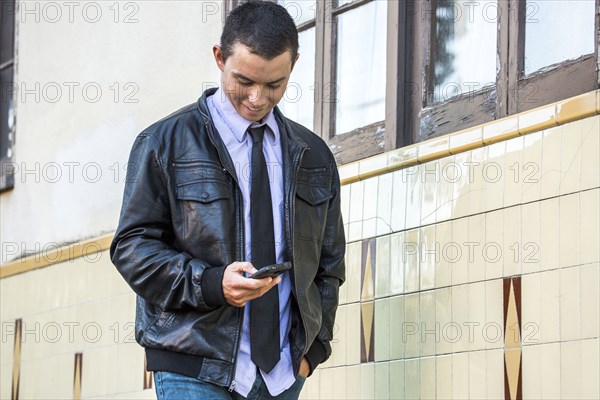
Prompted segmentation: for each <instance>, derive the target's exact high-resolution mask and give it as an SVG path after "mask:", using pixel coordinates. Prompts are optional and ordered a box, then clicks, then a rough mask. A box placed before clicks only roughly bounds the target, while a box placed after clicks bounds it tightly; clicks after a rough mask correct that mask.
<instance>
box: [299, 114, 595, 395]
mask: <svg viewBox="0 0 600 400" xmlns="http://www.w3.org/2000/svg"><path fill="white" fill-rule="evenodd" d="M599 122H600V116H594V117H591V118H586V119H582V120H579V121H575V122H571V123H568V124H565V125H561V126H556V127H553V128H550V129H547V130H543V131H539V132H535V133H531V134H527V135H524V136H517V137H515V138H512V139H509V140H505V141H499V142H496V143H493V144H490V145H489V146H485V147H479V148H475V149H473V150H470V151H466V152H462V153H458V154H455V155H452V156H448V157H445V158H441V159H436V160H433V161H429V162H426V163H423V164H417V165H414V166H411V167H408V168H404V169H400V170H397V171H395V172H390V173H386V174H382V175H378V176H375V177H371V178H368V179H365V180H361V181H358V182H354V183H351V184H349V185H346V186H344V187H343V189H342V190H343V200H342V202H343V205H344V221H345V222H346V232H347V237H348V240H349V243H348V253H347V257H346V261H347V281H346V283H345V285H344V286H343V287H342V293H341V302H342V304H341V306H340V308H339V313H338V316H337V319H336V330H335V338H334V345H333V356H332V357H331V359H330V360H329V361H328V362H327V363H326V364H325V365H323V366H322V367H321V368H320V369H319V370H318V371H317V372H316V373H315V375H314V376H313V377H311V378H310V379H309V380H308V381H307V385H306V387H305V389H304V392H303V398H306V399H312V398H322V399H331V398H340V399H342V398H357V399H365V398H376V399H387V398H392V399H402V398H407V399H408V398H412V399H418V398H420V399H435V398H437V399H446V398H455V399H467V398H471V399H483V398H494V399H498V398H500V399H501V398H530V399H539V398H548V399H556V398H573V399H583V398H586V399H598V398H600V391H599V383H598V382H599V377H600V370H599V364H600V357H599V351H600V350H599V346H600V341H599V334H600V330H599V317H598V316H599V314H600V310H599V303H600V299H599V295H598V293H599V285H600V283H599V275H598V271H599V262H600V250H599V249H600V233H599V230H600V226H599V225H600V222H599V220H600V126H599Z"/></svg>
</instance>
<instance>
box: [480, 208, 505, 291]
mask: <svg viewBox="0 0 600 400" xmlns="http://www.w3.org/2000/svg"><path fill="white" fill-rule="evenodd" d="M502 213H503V212H502V210H498V211H492V212H489V213H486V214H485V245H484V247H483V248H482V252H483V255H484V259H485V277H486V279H494V278H501V277H502V273H503V272H502V259H503V250H504V249H503V248H502V245H503V241H504V239H503V230H504V219H503V215H502Z"/></svg>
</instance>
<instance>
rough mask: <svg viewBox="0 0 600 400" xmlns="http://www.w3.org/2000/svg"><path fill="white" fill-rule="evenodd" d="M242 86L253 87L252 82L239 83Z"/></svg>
mask: <svg viewBox="0 0 600 400" xmlns="http://www.w3.org/2000/svg"><path fill="white" fill-rule="evenodd" d="M239 83H240V85H242V86H250V85H252V82H243V81H239Z"/></svg>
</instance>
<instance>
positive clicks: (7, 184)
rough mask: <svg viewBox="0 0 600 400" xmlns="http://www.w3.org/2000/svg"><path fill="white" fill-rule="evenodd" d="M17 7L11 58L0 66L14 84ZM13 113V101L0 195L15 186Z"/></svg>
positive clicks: (1, 158)
mask: <svg viewBox="0 0 600 400" xmlns="http://www.w3.org/2000/svg"><path fill="white" fill-rule="evenodd" d="M3 3H4V1H3ZM18 6H19V4H18V2H16V1H15V2H14V5H13V7H14V8H13V9H14V15H13V25H12V32H11V34H12V40H13V53H12V57H11V58H10V59H9V60H7V61H5V62H3V63H2V65H0V72H1V71H4V70H7V69H11V68H12V70H13V76H12V81H13V83H14V77H15V71H16V52H17V46H16V37H17V15H18V10H17V7H18ZM7 9H8V6H7V4H6V3H4V4H1V5H0V22H1V21H3V20H4V17H5V16H4V12H5V11H6V10H7ZM0 34H1V32H0ZM4 90H6V88H0V91H2V92H4ZM5 95H6V94H5V93H2V97H4V96H5ZM13 100H14V99H13ZM15 113H16V102H14V101H13V121H12V132H8V137H7V138H6V140H7V144H8V149H9V150H10V156H9V155H7V154H0V193H2V192H5V191H7V190H10V189H13V188H14V186H15V177H14V168H11V167H10V164H12V163H13V160H14V135H15V131H16V116H15ZM0 123H1V124H4V123H6V121H0Z"/></svg>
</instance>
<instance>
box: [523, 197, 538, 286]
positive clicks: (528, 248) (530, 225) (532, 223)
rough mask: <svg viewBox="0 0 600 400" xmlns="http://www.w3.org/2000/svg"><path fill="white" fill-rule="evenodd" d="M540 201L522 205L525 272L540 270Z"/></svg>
mask: <svg viewBox="0 0 600 400" xmlns="http://www.w3.org/2000/svg"><path fill="white" fill-rule="evenodd" d="M540 223H541V222H540V203H539V202H535V203H529V204H523V206H521V224H522V225H521V241H522V246H521V251H522V253H521V254H522V261H523V262H522V263H521V267H522V271H523V273H524V274H527V273H531V272H538V271H539V270H540V242H541V232H540Z"/></svg>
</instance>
